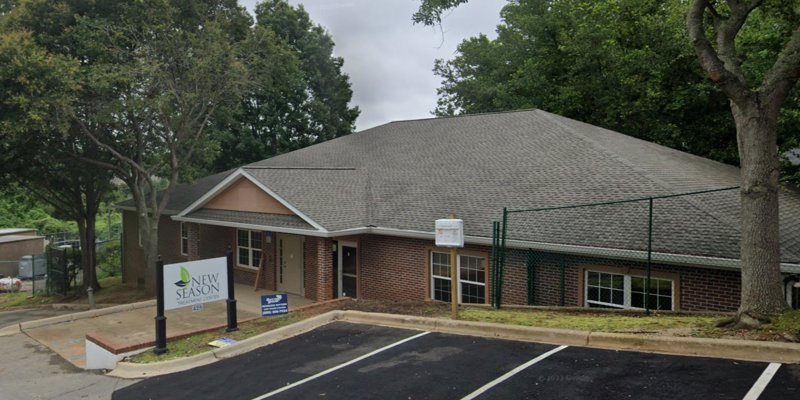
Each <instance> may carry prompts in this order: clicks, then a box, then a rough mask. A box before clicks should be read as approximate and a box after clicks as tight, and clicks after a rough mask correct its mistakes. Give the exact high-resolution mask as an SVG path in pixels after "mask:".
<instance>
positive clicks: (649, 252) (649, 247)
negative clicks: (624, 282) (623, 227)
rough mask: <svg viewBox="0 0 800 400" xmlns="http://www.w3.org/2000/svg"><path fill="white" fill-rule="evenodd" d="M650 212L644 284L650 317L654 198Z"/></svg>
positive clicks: (646, 312)
mask: <svg viewBox="0 0 800 400" xmlns="http://www.w3.org/2000/svg"><path fill="white" fill-rule="evenodd" d="M649 202H650V212H649V216H648V219H647V272H646V277H645V282H644V312H645V314H647V315H650V267H651V261H652V255H653V198H652V197H651V198H650V199H649Z"/></svg>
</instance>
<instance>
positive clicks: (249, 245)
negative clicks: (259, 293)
mask: <svg viewBox="0 0 800 400" xmlns="http://www.w3.org/2000/svg"><path fill="white" fill-rule="evenodd" d="M239 232H247V246H242V245H240V244H239ZM254 233H258V234H259V235H261V247H257V248H256V247H253V234H254ZM264 236H265V235H264V232H263V231H259V230H250V229H237V230H236V266H237V267H241V268H248V269H253V270H256V271H258V268H259V267H260V265H261V262H262V261H263V259H264ZM239 249H247V261H248V262H249V263H252V262H253V259H254V257H253V252H254V251H257V252H259V253H260V255H259V256H258V264H259V265H250V264H239Z"/></svg>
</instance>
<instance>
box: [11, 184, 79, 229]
mask: <svg viewBox="0 0 800 400" xmlns="http://www.w3.org/2000/svg"><path fill="white" fill-rule="evenodd" d="M50 213H51V211H49V210H48V207H47V206H45V205H42V204H40V203H39V202H38V201H37V200H36V199H35V198H33V197H31V196H30V195H28V194H27V193H26V191H25V190H24V188H20V187H18V186H17V185H10V186H7V187H5V188H3V189H2V190H1V191H0V227H2V228H34V229H36V230H37V231H38V232H39V234H40V235H48V234H52V233H59V232H70V233H72V234H77V232H78V227H77V226H76V225H75V223H74V222H68V221H63V220H60V219H57V218H54V217H52V216H51V215H50Z"/></svg>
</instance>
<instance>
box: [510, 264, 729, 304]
mask: <svg viewBox="0 0 800 400" xmlns="http://www.w3.org/2000/svg"><path fill="white" fill-rule="evenodd" d="M506 260H507V261H506V268H505V272H504V275H505V276H504V277H505V279H504V286H503V303H507V304H526V302H527V294H526V289H527V287H526V285H527V252H526V251H524V250H516V249H515V250H510V251H509V253H508V255H507V256H506ZM534 260H535V267H534V269H535V275H534V279H535V292H534V293H535V303H534V304H536V305H544V306H558V305H561V264H562V262H563V265H564V278H565V285H564V287H565V290H564V298H565V302H564V305H566V306H583V279H582V276H581V275H582V271H584V270H586V269H593V268H594V269H599V270H604V271H609V272H615V273H621V274H633V275H639V276H641V275H643V274H644V271H645V267H646V266H645V264H644V263H641V262H632V261H619V260H610V259H602V258H590V257H577V256H567V255H565V256H562V255H558V254H553V253H543V252H536V253H535V257H534ZM651 276H654V277H659V276H660V277H663V278H667V279H673V280H674V281H676V286H675V289H676V292H677V293H678V297H677V300H678V306H679V308H680V309H681V310H685V311H735V310H736V309H737V308H738V307H739V297H740V286H741V279H740V276H739V273H738V272H737V271H727V270H716V269H707V268H698V267H686V266H674V265H661V264H653V265H652V269H651ZM520 283H521V284H520Z"/></svg>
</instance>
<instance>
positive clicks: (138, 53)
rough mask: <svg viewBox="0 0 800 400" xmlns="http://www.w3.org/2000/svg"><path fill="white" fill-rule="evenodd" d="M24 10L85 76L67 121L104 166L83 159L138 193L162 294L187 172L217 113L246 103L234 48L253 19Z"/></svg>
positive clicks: (192, 5) (149, 6)
mask: <svg viewBox="0 0 800 400" xmlns="http://www.w3.org/2000/svg"><path fill="white" fill-rule="evenodd" d="M17 11H19V14H17V15H14V14H12V15H11V17H12V18H13V22H12V23H11V24H12V25H13V26H14V27H16V28H17V30H18V31H27V32H30V34H31V37H32V38H33V40H34V41H35V42H36V45H37V46H38V47H39V48H40V49H42V51H43V52H44V53H45V54H47V55H52V56H54V57H61V58H64V59H67V60H70V61H71V62H72V63H73V65H77V67H78V68H77V72H76V79H77V82H78V85H77V86H78V90H76V91H75V93H74V94H73V95H72V96H71V97H69V98H68V99H67V100H68V101H67V103H68V104H67V106H66V107H64V112H65V120H66V121H68V124H69V127H70V131H71V132H75V133H76V134H77V135H80V136H81V137H82V138H84V139H85V140H86V141H87V142H88V143H90V144H91V145H92V146H96V147H97V148H98V149H99V150H100V151H101V152H102V154H103V155H104V158H100V157H94V156H88V155H86V154H76V156H77V157H78V158H80V159H81V160H83V161H85V162H87V163H90V164H93V165H97V166H101V167H103V168H106V169H108V170H110V171H112V172H113V173H114V175H115V176H117V177H118V178H119V179H121V180H122V181H124V182H125V183H126V185H127V186H128V188H129V189H130V191H131V194H132V197H133V200H134V203H135V204H136V209H137V215H138V221H139V230H140V234H141V237H142V246H143V249H144V255H145V280H144V288H145V289H147V290H148V291H149V292H152V291H154V289H155V282H154V278H155V274H154V273H152V271H153V267H154V265H155V262H156V258H157V254H158V222H159V219H160V217H161V214H162V213H163V211H164V208H165V207H166V205H167V203H168V201H169V198H170V196H171V193H172V190H173V189H174V187H175V185H176V184H177V183H178V181H179V179H180V176H181V173H184V172H186V171H188V170H190V169H191V168H192V167H193V165H194V162H195V159H196V158H198V157H197V156H198V154H200V155H202V154H203V153H205V149H206V146H208V144H209V138H208V137H207V136H208V135H207V134H206V133H207V132H206V129H207V128H208V127H209V126H210V119H211V116H212V115H214V113H215V110H216V109H217V108H218V107H220V105H222V104H225V103H226V102H229V101H232V102H235V101H238V98H239V95H240V93H241V91H242V88H243V85H244V82H245V81H246V79H247V73H246V70H245V69H244V66H243V65H242V63H241V62H239V60H238V59H237V57H236V52H235V49H234V47H233V43H235V41H236V39H237V35H241V34H242V32H245V31H246V29H247V27H248V26H249V22H250V21H251V20H250V18H249V17H248V16H247V14H246V11H245V10H244V9H243V8H242V7H239V6H238V5H237V4H236V1H233V0H206V1H195V2H182V1H177V0H174V1H171V0H141V1H136V2H130V1H123V0H116V1H103V2H95V1H90V0H80V1H79V0H74V1H63V0H62V1H51V0H31V1H28V2H23V3H22V4H20V5H19V7H17V9H16V10H15V12H17ZM48 93H50V94H52V92H48ZM50 100H52V99H50ZM43 102H44V103H45V104H52V103H53V102H52V101H48V99H47V98H46V96H45V99H44V100H43Z"/></svg>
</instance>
